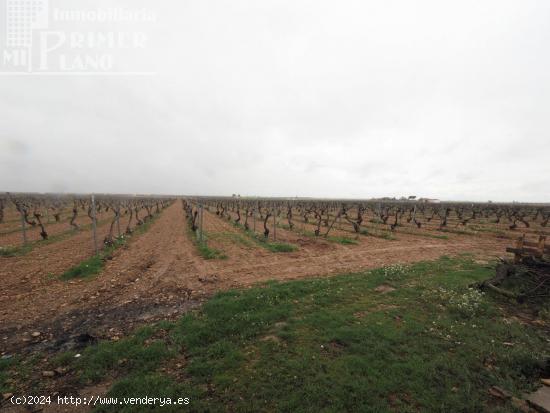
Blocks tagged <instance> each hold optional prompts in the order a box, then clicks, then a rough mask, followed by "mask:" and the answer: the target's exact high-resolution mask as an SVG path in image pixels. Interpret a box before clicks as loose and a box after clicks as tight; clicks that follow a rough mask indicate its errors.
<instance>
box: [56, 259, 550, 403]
mask: <svg viewBox="0 0 550 413" xmlns="http://www.w3.org/2000/svg"><path fill="white" fill-rule="evenodd" d="M493 271H494V270H492V269H491V268H488V267H487V266H482V265H479V264H476V263H474V262H473V261H472V260H471V259H467V258H457V259H450V258H442V259H440V260H438V261H434V262H426V263H419V264H416V265H413V266H403V265H392V266H388V267H384V268H381V269H378V270H373V271H368V272H363V273H356V274H348V275H341V276H335V277H329V278H322V279H310V280H301V281H292V282H285V283H277V282H270V283H267V284H265V285H263V286H258V287H255V288H251V289H247V290H234V291H228V292H223V293H219V294H217V295H216V296H215V297H214V298H213V299H211V300H210V301H208V302H206V303H205V304H204V305H203V307H202V308H201V310H200V311H197V312H195V313H189V314H187V315H185V316H184V317H183V318H181V319H180V320H179V321H178V322H162V323H159V324H157V325H154V326H150V327H147V328H145V329H141V330H139V331H138V332H137V333H136V334H135V335H133V336H132V337H130V338H128V339H123V340H121V341H118V342H103V343H100V344H99V345H96V346H92V347H89V348H88V349H87V350H86V351H85V352H83V353H82V356H81V357H80V358H78V359H75V358H74V357H65V359H64V360H65V362H67V363H68V366H69V367H70V368H72V369H74V371H76V372H78V374H79V375H80V378H81V380H82V382H84V383H90V382H97V381H100V380H103V379H105V378H107V377H117V378H118V379H117V381H116V382H115V383H114V385H113V386H112V388H111V389H110V391H109V393H108V396H109V397H135V396H136V395H138V394H145V393H146V394H147V395H148V396H150V397H174V396H175V395H177V396H178V397H189V398H190V399H191V404H190V407H191V410H192V411H197V412H211V411H212V412H213V411H228V410H230V411H238V412H272V411H292V412H310V411H323V412H343V411H353V412H355V411H365V412H375V411H376V412H390V411H399V412H418V411H422V412H458V411H460V412H481V411H483V412H513V411H515V410H514V407H513V406H512V405H511V404H510V402H508V401H503V400H499V401H498V403H495V400H494V399H491V396H490V395H489V393H488V392H487V390H488V388H489V387H491V386H499V387H501V388H503V389H505V390H507V391H509V392H511V393H512V394H514V395H516V396H519V395H520V394H522V393H523V392H525V391H529V390H532V389H533V388H534V387H535V385H536V383H537V381H538V379H539V378H540V376H541V375H542V374H543V373H544V369H545V367H546V366H545V363H546V360H545V353H546V352H547V349H548V343H547V341H546V339H547V337H546V335H545V333H544V332H543V331H541V330H537V329H536V328H534V327H533V326H531V325H525V324H521V323H520V322H518V321H515V320H514V319H513V318H512V317H508V314H507V312H506V311H507V310H506V308H508V307H507V305H506V303H505V302H502V301H500V300H501V298H500V297H493V296H490V295H484V294H481V293H479V292H478V291H477V290H470V289H469V288H468V287H467V286H468V285H469V284H470V283H472V282H474V281H479V280H482V279H486V278H488V277H489V276H490V275H491V274H492V273H493ZM381 287H383V288H381ZM182 350H183V352H184V354H185V356H183V355H182V354H181V353H180V352H181V351H182ZM183 357H185V363H184V364H176V361H175V360H174V359H176V360H181V359H182V358H183ZM54 363H55V361H54ZM59 363H61V361H59ZM54 367H56V365H55V364H54V365H52V368H54ZM149 408H150V407H148V406H116V407H108V406H104V407H102V408H99V409H98V410H97V411H100V412H115V411H116V412H118V411H122V412H145V411H149V410H148V409H149ZM179 411H181V407H179V406H177V407H175V406H165V407H164V408H163V412H179Z"/></svg>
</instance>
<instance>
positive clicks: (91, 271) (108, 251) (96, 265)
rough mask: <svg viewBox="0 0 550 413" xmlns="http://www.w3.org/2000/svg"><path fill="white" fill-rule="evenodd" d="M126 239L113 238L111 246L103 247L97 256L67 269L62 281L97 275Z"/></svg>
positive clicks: (122, 237)
mask: <svg viewBox="0 0 550 413" xmlns="http://www.w3.org/2000/svg"><path fill="white" fill-rule="evenodd" d="M126 242H127V241H126V238H125V237H124V236H121V237H120V238H115V241H114V243H113V245H111V246H108V247H104V248H103V249H102V250H101V251H100V252H99V254H97V255H94V256H93V257H90V258H88V259H86V260H84V261H82V262H80V263H79V264H77V265H75V266H74V267H71V268H69V269H68V270H67V271H65V272H64V273H63V274H62V275H61V279H62V280H72V279H73V278H88V277H91V276H93V275H96V274H99V273H100V272H101V270H103V267H104V266H105V261H106V260H108V259H109V258H111V257H112V256H113V253H114V252H115V250H117V249H118V248H120V247H121V246H123V245H125V244H126Z"/></svg>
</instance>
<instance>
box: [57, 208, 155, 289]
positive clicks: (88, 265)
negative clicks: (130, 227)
mask: <svg viewBox="0 0 550 413" xmlns="http://www.w3.org/2000/svg"><path fill="white" fill-rule="evenodd" d="M158 217H159V215H158V214H157V215H154V216H153V218H151V219H149V220H148V221H146V222H144V223H143V224H141V225H139V226H137V227H135V229H134V231H133V232H132V234H131V235H129V236H128V235H124V234H123V235H121V236H120V237H117V238H115V239H114V242H113V244H112V245H109V246H105V247H104V248H103V249H102V250H101V251H100V252H99V254H97V255H94V256H92V257H90V258H88V259H86V260H84V261H82V262H80V263H78V264H77V265H75V266H74V267H71V268H69V269H68V270H67V271H65V272H64V273H63V274H62V275H61V277H60V278H61V279H62V280H65V281H67V280H72V279H74V278H88V277H91V276H94V275H97V274H99V273H100V272H101V271H102V270H103V267H104V266H105V261H107V260H109V259H110V258H112V256H113V253H114V252H115V251H116V250H117V249H119V248H120V247H122V246H124V245H126V244H127V243H128V240H129V239H131V238H132V237H135V236H138V235H141V234H143V233H145V232H146V231H147V230H148V229H149V228H150V227H151V225H152V224H153V222H155V221H156V220H157V218H158Z"/></svg>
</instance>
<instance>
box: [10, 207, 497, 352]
mask: <svg viewBox="0 0 550 413" xmlns="http://www.w3.org/2000/svg"><path fill="white" fill-rule="evenodd" d="M204 225H205V231H206V232H207V234H209V237H210V239H209V245H212V246H214V247H216V248H220V249H222V250H223V251H224V252H225V253H226V254H227V255H228V258H227V259H226V260H208V261H207V260H204V259H203V258H201V257H200V256H199V255H198V254H197V251H196V247H195V245H194V244H193V242H192V241H191V239H190V237H189V234H188V230H187V227H186V222H185V219H184V215H183V212H182V209H181V205H180V204H179V202H176V203H174V204H173V205H172V206H170V207H169V208H168V209H166V210H165V211H164V212H163V213H162V215H161V216H160V217H159V218H158V219H157V221H155V222H154V223H153V224H152V225H151V227H150V228H149V230H148V231H147V232H145V233H144V234H141V235H139V236H137V237H136V238H135V239H133V240H132V241H131V242H130V243H129V245H127V246H125V247H124V248H121V249H119V250H117V251H116V252H115V254H114V257H113V259H112V260H111V261H109V262H107V264H106V267H105V269H104V271H103V272H102V273H101V274H100V275H98V276H97V277H95V278H92V279H89V280H75V281H71V282H63V281H61V280H59V279H58V278H57V277H56V278H53V277H49V276H48V274H49V272H55V271H58V270H59V269H60V268H64V267H65V266H66V262H68V261H70V262H78V261H79V260H81V259H82V258H83V257H87V256H89V253H90V252H91V251H90V250H91V248H92V246H91V244H90V243H89V237H88V238H86V237H85V236H84V235H85V234H82V235H78V236H75V237H73V238H71V239H70V240H69V241H68V242H59V243H56V244H52V245H51V248H49V247H50V246H46V247H44V248H40V249H38V250H35V251H32V252H31V253H30V254H29V255H27V256H25V257H20V258H14V259H2V260H1V261H0V263H1V265H2V267H1V268H0V277H1V279H2V284H3V287H4V288H3V289H2V293H1V295H0V353H1V352H2V351H18V350H20V349H21V348H22V344H25V343H26V346H27V347H29V348H35V347H36V346H38V347H40V346H42V347H45V348H48V347H52V346H54V347H63V346H65V345H67V343H68V342H69V343H70V342H71V340H72V339H74V337H75V335H78V334H83V333H87V334H90V335H93V336H95V337H103V338H113V337H115V336H119V335H120V334H124V333H125V332H126V331H128V330H130V329H132V328H133V327H134V326H135V325H136V324H140V323H143V322H145V321H150V320H154V319H157V318H169V317H172V316H173V317H175V316H177V315H179V314H180V313H181V312H183V311H186V310H187V309H189V308H191V307H195V306H197V305H200V303H201V302H202V301H203V300H204V299H206V298H207V297H208V296H210V295H211V294H213V293H214V292H216V291H219V290H224V289H228V288H233V287H242V286H245V287H246V286H250V285H252V284H255V283H257V282H262V281H267V280H272V279H278V280H286V279H296V278H303V277H311V276H324V275H330V274H337V273H344V272H351V271H360V270H364V269H367V268H375V267H379V266H382V265H385V264H389V263H410V262H414V261H420V260H430V259H435V258H438V257H440V256H441V255H444V254H446V255H455V254H457V253H460V252H473V253H475V254H477V255H478V256H483V257H487V256H495V255H502V253H503V251H504V249H505V246H506V245H507V244H508V241H507V240H498V239H487V238H482V237H479V238H478V237H472V236H452V237H449V239H446V240H445V239H432V238H426V237H415V236H412V235H400V236H399V239H398V240H385V239H379V238H373V237H360V238H359V244H358V245H340V244H336V243H329V242H326V241H323V240H317V239H313V238H307V237H303V236H300V235H299V234H296V233H294V232H291V231H285V230H282V229H281V230H280V231H281V233H280V234H281V237H282V239H288V240H289V241H292V242H293V243H296V244H297V245H299V250H298V251H296V252H292V253H271V252H269V251H267V250H265V249H263V248H261V247H259V246H258V245H256V244H255V243H254V242H253V241H251V243H247V242H246V240H247V239H248V238H247V236H246V235H245V234H244V233H243V231H242V230H241V229H239V228H236V227H234V226H233V225H232V224H231V223H228V222H227V221H224V220H222V219H220V218H219V217H218V216H216V215H215V214H213V213H205V216H204ZM257 225H258V224H257ZM105 231H106V229H105ZM278 233H279V229H278ZM241 237H242V238H241ZM243 239H244V241H243ZM79 242H80V243H82V246H81V249H79V248H78V245H80V244H79ZM61 246H62V248H60V247H61ZM75 248H76V249H75ZM63 263H65V264H63ZM33 331H40V332H41V333H42V334H41V335H40V337H39V338H38V339H32V338H31V337H30V333H31V332H33ZM30 344H32V346H29V345H30ZM33 346H34V347H33Z"/></svg>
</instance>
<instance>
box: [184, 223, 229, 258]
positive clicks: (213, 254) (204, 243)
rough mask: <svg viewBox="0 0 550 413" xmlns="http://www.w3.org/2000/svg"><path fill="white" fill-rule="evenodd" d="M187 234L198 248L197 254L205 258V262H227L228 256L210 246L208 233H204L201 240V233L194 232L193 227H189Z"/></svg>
mask: <svg viewBox="0 0 550 413" xmlns="http://www.w3.org/2000/svg"><path fill="white" fill-rule="evenodd" d="M187 234H188V235H189V237H190V238H191V240H192V241H193V244H195V247H197V252H198V253H199V255H200V256H201V257H203V258H204V259H205V260H225V259H227V255H226V254H225V253H224V252H223V251H220V250H219V249H217V248H212V247H210V246H208V237H209V235H208V234H207V233H206V232H204V231H203V232H202V240H200V239H199V232H198V230H197V232H193V230H192V229H191V226H188V228H187Z"/></svg>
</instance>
